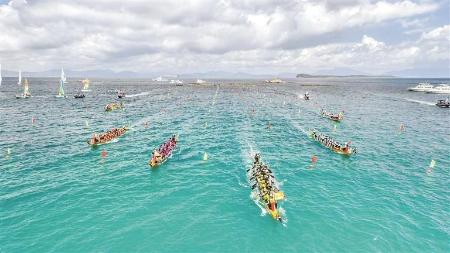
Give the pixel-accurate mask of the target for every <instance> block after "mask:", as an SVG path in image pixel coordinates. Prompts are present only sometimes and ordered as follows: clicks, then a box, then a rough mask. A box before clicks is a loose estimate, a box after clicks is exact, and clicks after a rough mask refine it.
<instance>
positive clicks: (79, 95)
mask: <svg viewBox="0 0 450 253" xmlns="http://www.w3.org/2000/svg"><path fill="white" fill-rule="evenodd" d="M73 97H74V98H84V97H85V96H84V94H83V93H78V94H75V96H73Z"/></svg>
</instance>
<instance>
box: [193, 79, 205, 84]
mask: <svg viewBox="0 0 450 253" xmlns="http://www.w3.org/2000/svg"><path fill="white" fill-rule="evenodd" d="M195 83H197V84H200V83H205V81H203V80H201V79H197V81H195Z"/></svg>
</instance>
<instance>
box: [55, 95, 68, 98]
mask: <svg viewBox="0 0 450 253" xmlns="http://www.w3.org/2000/svg"><path fill="white" fill-rule="evenodd" d="M55 97H57V98H65V97H67V96H66V95H56V96H55Z"/></svg>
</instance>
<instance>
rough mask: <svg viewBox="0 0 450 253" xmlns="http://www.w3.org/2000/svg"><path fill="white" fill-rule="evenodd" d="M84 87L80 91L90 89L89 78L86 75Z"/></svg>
mask: <svg viewBox="0 0 450 253" xmlns="http://www.w3.org/2000/svg"><path fill="white" fill-rule="evenodd" d="M83 83H84V87H83V89H82V90H81V91H83V92H89V91H91V88H90V87H89V83H90V82H89V79H88V78H87V77H86V80H84V82H83Z"/></svg>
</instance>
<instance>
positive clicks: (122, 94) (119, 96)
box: [117, 90, 125, 98]
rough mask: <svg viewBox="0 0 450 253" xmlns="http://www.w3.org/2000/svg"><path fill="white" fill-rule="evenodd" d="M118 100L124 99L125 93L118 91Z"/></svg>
mask: <svg viewBox="0 0 450 253" xmlns="http://www.w3.org/2000/svg"><path fill="white" fill-rule="evenodd" d="M117 97H118V98H124V97H125V91H123V90H120V91H119V94H118V95H117Z"/></svg>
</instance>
